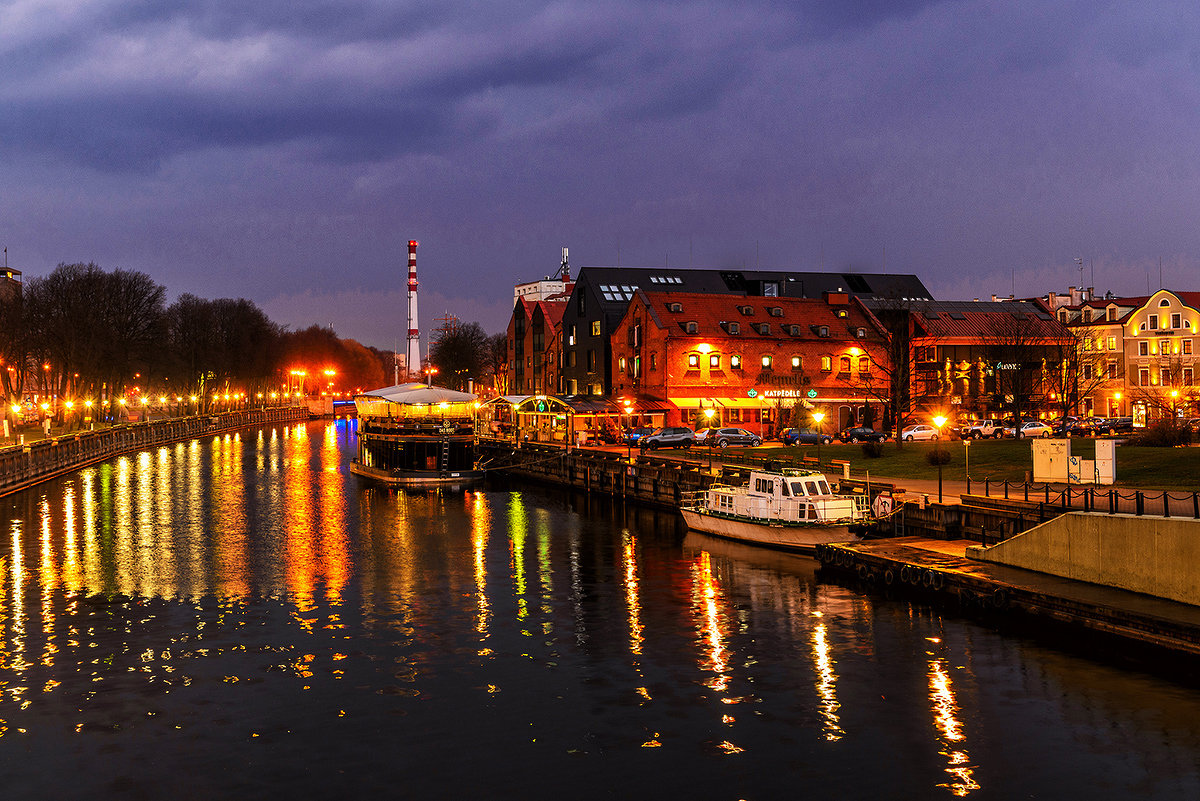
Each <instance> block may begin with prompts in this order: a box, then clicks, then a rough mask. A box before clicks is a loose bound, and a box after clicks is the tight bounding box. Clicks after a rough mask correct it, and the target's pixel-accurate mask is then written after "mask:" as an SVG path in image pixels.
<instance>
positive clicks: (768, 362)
mask: <svg viewBox="0 0 1200 801" xmlns="http://www.w3.org/2000/svg"><path fill="white" fill-rule="evenodd" d="M762 366H763V368H765V369H767V370H770V369H771V357H770V356H763V357H762Z"/></svg>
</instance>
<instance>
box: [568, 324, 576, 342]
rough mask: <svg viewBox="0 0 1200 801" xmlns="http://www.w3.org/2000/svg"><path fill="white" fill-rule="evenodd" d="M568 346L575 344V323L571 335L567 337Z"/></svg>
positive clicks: (572, 325)
mask: <svg viewBox="0 0 1200 801" xmlns="http://www.w3.org/2000/svg"><path fill="white" fill-rule="evenodd" d="M567 344H568V345H574V344H575V324H574V323H571V333H570V334H569V335H568V336H567Z"/></svg>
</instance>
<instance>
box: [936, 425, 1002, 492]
mask: <svg viewBox="0 0 1200 801" xmlns="http://www.w3.org/2000/svg"><path fill="white" fill-rule="evenodd" d="M933 424H934V425H935V426H937V436H938V439H939V440H940V439H941V438H942V426H944V425H946V418H945V416H944V415H940V414H939V415H937V416H936V417H934V418H933ZM1018 425H1020V423H1018ZM1018 433H1020V432H1019V431H1018ZM941 447H942V446H941V445H938V446H937V447H936V448H935V449H934V450H935V451H936V452H937V466H938V503H941V502H942V454H941Z"/></svg>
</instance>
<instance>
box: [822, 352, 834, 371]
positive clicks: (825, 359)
mask: <svg viewBox="0 0 1200 801" xmlns="http://www.w3.org/2000/svg"><path fill="white" fill-rule="evenodd" d="M821 369H822V370H824V371H825V372H827V373H828V372H830V371H831V370H833V357H832V356H822V357H821Z"/></svg>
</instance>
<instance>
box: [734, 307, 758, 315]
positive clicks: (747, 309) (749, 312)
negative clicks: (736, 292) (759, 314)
mask: <svg viewBox="0 0 1200 801" xmlns="http://www.w3.org/2000/svg"><path fill="white" fill-rule="evenodd" d="M737 308H738V311H740V312H741V313H742V315H743V316H745V317H753V316H754V307H753V306H738V307H737Z"/></svg>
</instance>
